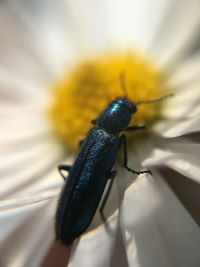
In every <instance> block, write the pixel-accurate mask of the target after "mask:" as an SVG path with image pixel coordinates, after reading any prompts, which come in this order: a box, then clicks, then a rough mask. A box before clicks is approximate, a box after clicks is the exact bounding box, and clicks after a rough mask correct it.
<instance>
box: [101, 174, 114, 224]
mask: <svg viewBox="0 0 200 267" xmlns="http://www.w3.org/2000/svg"><path fill="white" fill-rule="evenodd" d="M116 174H117V171H115V170H114V171H111V172H110V174H109V177H108V179H109V180H110V182H109V185H108V187H107V190H106V192H105V195H104V198H103V200H102V202H101V206H100V208H99V212H100V215H101V218H102V221H104V222H105V221H106V219H105V216H104V214H103V209H104V207H105V204H106V201H107V199H108V197H109V194H110V191H111V188H112V185H113V181H114V178H115V176H116Z"/></svg>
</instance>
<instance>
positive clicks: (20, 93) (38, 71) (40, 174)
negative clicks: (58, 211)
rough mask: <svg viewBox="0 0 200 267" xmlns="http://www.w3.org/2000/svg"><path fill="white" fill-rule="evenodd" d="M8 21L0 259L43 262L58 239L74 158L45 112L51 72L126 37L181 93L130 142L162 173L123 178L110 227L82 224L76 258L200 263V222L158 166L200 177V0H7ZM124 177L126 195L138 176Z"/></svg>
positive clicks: (103, 262)
mask: <svg viewBox="0 0 200 267" xmlns="http://www.w3.org/2000/svg"><path fill="white" fill-rule="evenodd" d="M0 21H1V23H0V36H1V44H0V45H1V49H0V59H1V86H0V102H1V105H0V117H1V132H0V136H1V138H0V147H1V154H2V159H1V165H0V173H1V180H0V184H1V189H0V193H1V202H0V227H1V236H0V241H1V265H2V266H9V267H10V266H29V267H30V266H31V267H32V266H33V267H34V266H39V265H40V264H41V261H42V258H43V257H44V255H45V254H46V252H47V250H48V248H49V246H50V244H51V242H52V241H53V239H54V235H53V224H54V219H53V216H54V212H55V205H56V201H57V195H58V194H59V191H60V188H61V186H62V184H63V182H62V180H61V178H60V176H59V174H58V173H57V171H56V166H57V164H59V163H60V162H62V161H65V162H66V161H68V162H71V160H72V159H71V155H70V154H68V157H67V159H66V150H65V148H64V147H63V145H62V143H61V142H60V141H59V140H58V139H57V138H56V137H55V135H54V134H53V132H52V130H51V126H50V124H49V121H48V119H47V117H46V113H45V111H46V107H47V103H49V101H50V100H49V97H50V94H49V92H50V90H49V89H50V87H51V86H52V81H54V80H55V79H57V78H58V77H59V76H60V74H61V73H63V71H64V70H65V69H66V66H67V67H68V68H69V69H70V67H71V64H72V63H73V62H74V61H75V60H76V61H77V60H78V59H79V58H81V57H82V55H83V54H84V55H86V54H88V53H89V54H92V55H96V54H97V53H99V52H101V51H104V50H106V49H107V48H109V49H110V48H111V47H113V46H114V45H120V46H123V49H125V50H126V49H128V50H130V49H131V48H132V47H136V48H137V47H139V48H140V50H141V51H144V53H146V54H149V55H150V56H151V57H152V58H154V59H155V61H156V62H158V64H159V66H160V67H162V69H165V70H166V72H167V74H168V80H167V82H168V83H167V84H166V85H167V86H168V87H169V88H172V89H173V90H174V97H173V98H171V99H170V100H169V101H166V102H165V106H164V107H163V108H162V116H163V118H162V120H160V121H157V123H155V124H154V126H153V127H154V129H153V131H152V133H151V135H150V136H149V138H145V139H143V140H140V141H139V142H138V143H137V146H134V151H133V150H131V151H130V150H129V165H130V166H134V168H135V169H136V168H137V169H140V168H141V165H142V166H145V167H149V168H151V170H152V173H153V176H152V177H149V176H142V177H141V178H140V179H138V180H137V181H136V182H135V183H133V184H132V185H130V186H129V188H128V189H127V190H126V193H125V197H124V200H123V202H122V206H121V208H120V209H119V216H117V215H116V213H114V215H113V216H112V217H111V218H110V219H109V225H108V226H109V228H110V229H109V230H110V231H111V233H110V232H109V231H107V230H106V229H105V225H101V226H99V227H98V228H96V229H95V230H94V231H91V232H89V233H87V234H86V235H83V237H82V238H81V240H80V242H79V243H78V244H77V246H76V248H75V249H74V252H73V254H72V260H71V262H70V266H83V267H84V266H87V267H88V266H92V267H94V266H117V265H118V266H125V265H127V266H143V267H145V266H148V267H151V266H153V267H155V266H179V265H180V266H183V267H184V266H187V267H188V266H198V265H199V264H200V256H199V251H198V247H199V244H200V232H199V228H198V226H197V224H196V223H195V221H194V220H193V218H192V217H191V215H190V214H189V213H188V211H187V210H186V209H185V208H184V207H183V205H182V204H181V202H180V200H179V199H178V198H177V197H176V195H175V194H174V193H173V192H172V190H171V188H169V187H168V185H167V184H166V182H165V180H163V177H162V176H163V175H164V174H165V172H162V173H161V171H160V169H159V168H157V166H160V165H164V166H166V167H170V168H172V169H173V170H175V171H176V172H179V173H181V174H183V175H184V176H186V177H188V178H191V179H193V180H194V181H195V182H199V173H200V169H199V160H198V159H199V151H200V150H199V144H197V143H196V142H194V141H191V140H189V138H188V137H187V135H188V134H190V133H192V132H199V125H200V124H199V122H200V117H199V105H198V104H199V100H200V91H199V88H198V83H199V77H198V75H199V62H200V58H199V52H198V50H197V48H199V43H198V38H199V37H198V30H199V23H200V11H199V3H198V1H195V0H192V1H190V2H189V1H186V0H183V1H181V2H179V1H167V0H166V1H164V0H163V1H156V0H152V1H145V0H142V1H140V2H138V1H128V0H126V1H123V2H122V1H107V2H106V1H101V2H96V1H95V2H94V1H90V0H86V1H84V2H83V1H78V0H76V1H67V2H65V1H48V2H47V1H44V0H43V1H39V2H37V1H28V0H27V1H22V0H21V1H20V0H19V1H15V2H14V1H12V2H11V1H7V2H3V3H1V5H0ZM153 133H154V134H153ZM130 152H131V153H130ZM176 176H177V174H176V175H175V176H174V179H176ZM118 177H122V179H117V180H116V182H117V183H119V184H120V186H118V187H117V188H118V190H119V191H120V192H118V195H119V197H120V200H119V201H121V200H122V198H123V188H124V187H125V186H126V185H125V182H126V181H127V180H128V182H129V183H131V178H130V176H129V177H127V175H125V172H124V171H123V170H122V169H120V170H119V172H118ZM110 236H112V238H110Z"/></svg>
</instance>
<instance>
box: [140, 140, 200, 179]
mask: <svg viewBox="0 0 200 267" xmlns="http://www.w3.org/2000/svg"><path fill="white" fill-rule="evenodd" d="M154 146H155V147H156V148H155V149H154V150H153V151H152V154H150V155H149V156H148V157H147V158H146V159H145V160H144V161H143V164H144V165H146V166H151V165H166V166H168V167H170V168H172V169H174V170H175V171H177V172H179V173H181V174H183V175H184V176H187V177H189V178H191V179H193V180H194V181H196V182H200V177H199V173H200V167H199V166H200V145H199V144H195V143H192V142H191V141H189V140H186V139H172V140H171V139H169V140H167V139H157V141H155V143H154ZM143 158H144V157H143Z"/></svg>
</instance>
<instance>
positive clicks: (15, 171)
mask: <svg viewBox="0 0 200 267" xmlns="http://www.w3.org/2000/svg"><path fill="white" fill-rule="evenodd" d="M44 144H45V143H44ZM30 149H31V148H30ZM52 151H53V152H52ZM27 156H28V155H27ZM63 156H64V155H63V152H62V150H61V148H60V147H59V146H58V144H55V143H53V142H52V143H51V142H49V143H48V142H47V143H46V145H45V146H43V145H41V144H40V146H39V147H38V149H37V150H35V151H34V150H33V151H30V153H29V157H28V158H26V154H23V153H22V154H21V159H17V158H15V156H14V154H13V156H12V154H11V156H10V159H11V161H9V162H7V163H6V164H7V168H6V167H4V166H2V168H3V167H4V169H2V173H3V174H2V177H1V185H2V186H1V196H4V197H5V196H8V195H10V196H11V195H16V194H19V192H21V191H23V190H25V189H27V188H31V187H32V186H33V187H34V185H35V186H37V187H38V190H39V189H40V187H39V186H40V182H41V180H43V179H44V181H45V184H46V186H47V185H48V186H51V185H53V184H54V185H55V184H57V185H58V182H59V183H60V182H61V179H60V178H58V175H51V173H52V172H53V174H55V173H56V174H57V172H56V166H57V164H58V163H59V162H60V161H61V160H62V159H63ZM24 157H25V158H24ZM12 159H13V161H14V162H12ZM7 160H9V154H8V157H7ZM16 161H17V162H18V163H17V162H16ZM47 177H48V178H50V177H51V179H49V182H48V179H47ZM56 180H57V181H58V182H56ZM38 182H39V183H38Z"/></svg>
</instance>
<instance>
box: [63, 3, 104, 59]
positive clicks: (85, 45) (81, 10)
mask: <svg viewBox="0 0 200 267" xmlns="http://www.w3.org/2000/svg"><path fill="white" fill-rule="evenodd" d="M106 5H107V1H104V0H102V1H92V0H85V1H84V2H83V1H81V0H68V1H66V11H67V13H68V16H69V17H70V18H71V23H72V25H73V27H74V28H73V30H74V32H75V33H76V34H77V40H76V43H75V45H76V49H77V53H79V56H80V55H81V53H82V56H85V53H95V52H97V51H98V50H100V49H102V48H104V49H105V48H107V45H108V38H109V31H108V21H107V20H108V16H107V9H106ZM80 52H81V53H80Z"/></svg>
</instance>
